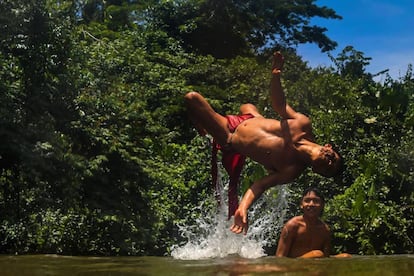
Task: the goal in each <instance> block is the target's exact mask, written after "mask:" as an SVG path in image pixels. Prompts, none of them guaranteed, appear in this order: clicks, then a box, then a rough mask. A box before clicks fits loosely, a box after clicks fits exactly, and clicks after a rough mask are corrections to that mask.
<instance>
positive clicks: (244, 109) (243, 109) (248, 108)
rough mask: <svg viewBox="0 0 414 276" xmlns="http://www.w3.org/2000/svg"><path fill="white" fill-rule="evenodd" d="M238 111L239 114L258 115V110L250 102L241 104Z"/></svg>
mask: <svg viewBox="0 0 414 276" xmlns="http://www.w3.org/2000/svg"><path fill="white" fill-rule="evenodd" d="M240 113H241V114H248V113H250V114H252V115H253V116H258V115H260V113H259V111H258V110H257V108H256V106H254V105H253V104H250V103H246V104H242V105H241V106H240Z"/></svg>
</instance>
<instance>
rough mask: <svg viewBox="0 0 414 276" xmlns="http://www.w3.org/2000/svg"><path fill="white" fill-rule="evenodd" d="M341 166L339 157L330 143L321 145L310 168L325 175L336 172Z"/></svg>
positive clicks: (329, 175)
mask: <svg viewBox="0 0 414 276" xmlns="http://www.w3.org/2000/svg"><path fill="white" fill-rule="evenodd" d="M340 167H341V157H340V156H339V154H338V153H337V152H335V151H334V150H333V149H332V146H331V145H330V144H325V145H324V146H322V147H321V149H320V151H319V154H318V156H317V158H316V159H315V160H314V161H313V162H312V170H313V171H314V172H316V173H319V174H321V175H323V176H326V177H331V176H334V175H335V174H337V172H338V171H339V170H340Z"/></svg>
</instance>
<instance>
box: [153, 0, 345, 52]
mask: <svg viewBox="0 0 414 276" xmlns="http://www.w3.org/2000/svg"><path fill="white" fill-rule="evenodd" d="M314 2H315V1H314V0H307V1H269V0H251V1H239V0H180V1H159V2H158V3H157V5H154V6H151V8H150V9H149V19H148V20H149V22H150V24H151V26H152V27H153V28H154V29H161V30H163V31H165V32H166V33H168V35H169V36H171V37H174V38H176V39H178V40H182V41H183V42H184V45H185V46H186V47H187V48H188V49H191V50H192V51H197V52H199V53H201V54H211V55H213V56H215V57H217V58H232V57H236V56H238V55H249V54H251V53H255V52H258V51H260V50H262V49H263V47H265V48H266V47H269V45H272V47H274V45H275V41H276V45H285V44H287V45H296V44H299V43H307V42H310V43H316V44H318V46H319V47H320V48H321V49H322V50H323V51H329V50H332V49H333V48H335V46H336V43H335V42H334V41H332V40H330V39H329V38H328V37H327V36H326V35H325V34H324V33H325V31H326V29H325V28H322V27H318V26H312V25H310V20H311V19H312V18H313V17H316V16H318V17H322V18H332V19H340V18H341V17H340V16H338V15H337V14H336V13H335V12H334V11H333V10H332V9H329V8H326V7H318V6H317V5H315V4H314Z"/></svg>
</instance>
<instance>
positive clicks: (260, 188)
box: [230, 166, 301, 234]
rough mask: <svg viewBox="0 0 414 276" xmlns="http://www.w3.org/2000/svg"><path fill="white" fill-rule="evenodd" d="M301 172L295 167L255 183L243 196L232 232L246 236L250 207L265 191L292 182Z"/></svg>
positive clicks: (235, 215)
mask: <svg viewBox="0 0 414 276" xmlns="http://www.w3.org/2000/svg"><path fill="white" fill-rule="evenodd" d="M300 172H301V170H300V168H299V167H296V166H295V167H291V168H288V169H286V170H284V172H283V174H282V173H279V172H276V173H273V174H270V175H267V176H265V177H263V178H261V179H259V180H257V181H255V182H254V183H253V184H252V185H251V186H250V188H249V189H247V191H246V193H245V194H244V195H243V198H242V200H241V201H240V205H239V208H238V209H237V210H236V212H235V214H234V223H233V225H232V226H231V228H230V230H231V231H232V232H233V233H236V234H240V233H242V232H243V233H244V234H246V233H247V229H248V228H249V225H248V218H247V214H248V210H249V207H250V206H251V205H252V204H253V202H255V201H256V199H258V198H259V197H260V196H261V195H262V194H263V192H264V191H265V190H267V189H269V188H270V187H273V186H276V185H281V184H285V183H288V182H290V181H292V180H293V179H295V178H296V177H297V176H298V175H299V173H300Z"/></svg>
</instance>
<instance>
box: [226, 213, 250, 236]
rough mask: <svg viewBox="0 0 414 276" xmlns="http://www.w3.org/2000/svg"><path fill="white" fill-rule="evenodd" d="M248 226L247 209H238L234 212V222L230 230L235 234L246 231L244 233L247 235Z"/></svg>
mask: <svg viewBox="0 0 414 276" xmlns="http://www.w3.org/2000/svg"><path fill="white" fill-rule="evenodd" d="M248 228H249V224H248V220H247V210H241V209H240V208H239V209H237V210H236V212H235V213H234V223H233V225H232V226H231V227H230V230H231V231H232V232H233V233H235V234H240V233H242V232H244V235H246V233H247V229H248Z"/></svg>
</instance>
